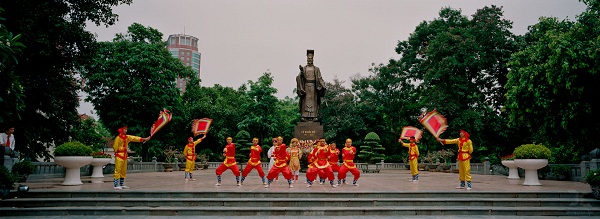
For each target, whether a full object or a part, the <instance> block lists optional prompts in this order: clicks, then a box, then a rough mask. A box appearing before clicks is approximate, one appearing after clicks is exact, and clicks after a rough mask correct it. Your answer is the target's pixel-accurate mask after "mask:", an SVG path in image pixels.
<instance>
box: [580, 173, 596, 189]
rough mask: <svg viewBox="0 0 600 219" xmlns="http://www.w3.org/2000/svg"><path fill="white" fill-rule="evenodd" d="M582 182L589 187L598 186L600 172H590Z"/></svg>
mask: <svg viewBox="0 0 600 219" xmlns="http://www.w3.org/2000/svg"><path fill="white" fill-rule="evenodd" d="M583 180H584V182H585V183H587V184H590V186H593V187H597V186H600V170H590V171H589V172H588V173H587V175H585V178H584V179H583Z"/></svg>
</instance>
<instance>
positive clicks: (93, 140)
mask: <svg viewBox="0 0 600 219" xmlns="http://www.w3.org/2000/svg"><path fill="white" fill-rule="evenodd" d="M110 136H111V135H110V132H108V130H106V128H104V126H103V125H102V123H100V122H97V121H96V120H95V119H93V118H91V117H88V118H83V117H82V118H81V119H80V120H79V123H77V124H76V125H75V127H74V128H73V139H72V140H73V141H78V142H81V143H83V144H84V145H87V146H90V147H92V149H94V150H101V149H104V148H106V147H107V146H108V145H107V144H108V140H110V139H111V138H110ZM111 147H112V145H111Z"/></svg>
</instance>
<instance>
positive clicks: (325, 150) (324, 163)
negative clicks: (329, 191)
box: [306, 139, 337, 188]
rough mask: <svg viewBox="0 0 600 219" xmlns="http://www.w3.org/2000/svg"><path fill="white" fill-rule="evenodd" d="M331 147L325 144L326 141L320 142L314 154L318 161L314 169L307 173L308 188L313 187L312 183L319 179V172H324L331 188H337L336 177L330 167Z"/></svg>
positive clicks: (321, 140)
mask: <svg viewBox="0 0 600 219" xmlns="http://www.w3.org/2000/svg"><path fill="white" fill-rule="evenodd" d="M329 150H330V149H329V147H328V146H327V143H325V139H320V140H319V146H317V149H316V150H315V152H314V155H313V157H316V161H315V162H314V167H312V168H309V169H308V170H307V171H306V178H307V180H308V181H307V182H308V186H307V187H311V186H312V182H313V181H314V180H315V178H316V177H317V173H318V172H319V171H323V172H324V174H325V176H327V178H328V179H329V184H330V185H331V187H334V188H335V187H337V184H335V183H334V179H335V176H334V175H333V171H332V170H331V165H329V156H331V152H330V151H329Z"/></svg>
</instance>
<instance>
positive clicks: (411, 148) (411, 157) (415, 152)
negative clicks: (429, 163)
mask: <svg viewBox="0 0 600 219" xmlns="http://www.w3.org/2000/svg"><path fill="white" fill-rule="evenodd" d="M402 146H404V147H407V148H408V163H409V164H410V174H411V175H412V177H413V179H412V181H416V180H419V164H418V158H419V147H418V146H417V144H415V143H404V142H402Z"/></svg>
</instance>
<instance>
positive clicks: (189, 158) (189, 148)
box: [183, 137, 202, 180]
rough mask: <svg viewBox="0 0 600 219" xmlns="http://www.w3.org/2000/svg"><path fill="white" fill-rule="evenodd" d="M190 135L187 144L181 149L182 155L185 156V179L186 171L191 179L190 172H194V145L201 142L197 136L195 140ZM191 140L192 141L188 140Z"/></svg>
mask: <svg viewBox="0 0 600 219" xmlns="http://www.w3.org/2000/svg"><path fill="white" fill-rule="evenodd" d="M193 140H194V139H193V138H192V137H190V138H189V139H188V144H187V145H186V146H185V148H184V149H183V156H185V160H186V161H185V179H187V175H188V173H189V174H190V179H191V180H193V177H192V173H193V172H194V168H195V166H196V145H197V144H199V143H200V142H202V138H199V139H198V140H196V141H193ZM190 141H192V142H190Z"/></svg>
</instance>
